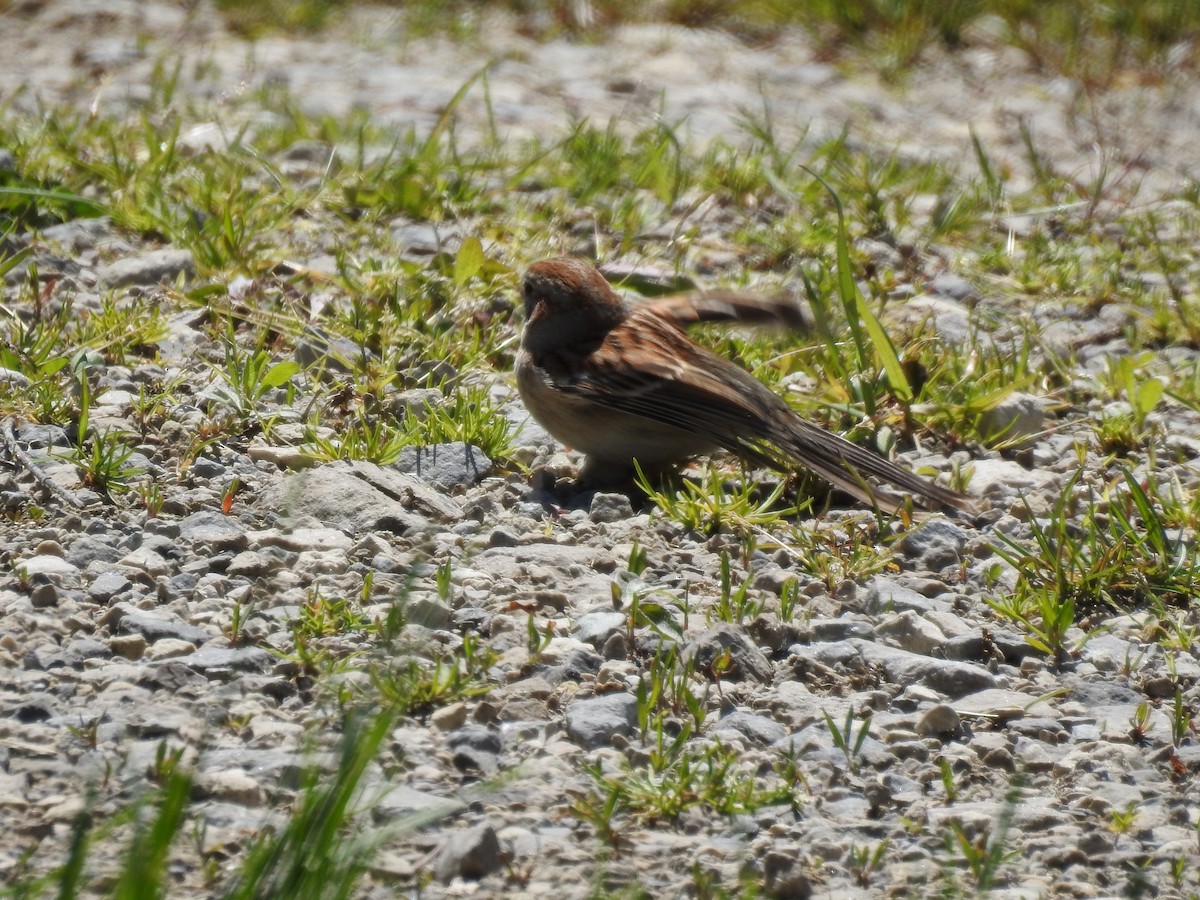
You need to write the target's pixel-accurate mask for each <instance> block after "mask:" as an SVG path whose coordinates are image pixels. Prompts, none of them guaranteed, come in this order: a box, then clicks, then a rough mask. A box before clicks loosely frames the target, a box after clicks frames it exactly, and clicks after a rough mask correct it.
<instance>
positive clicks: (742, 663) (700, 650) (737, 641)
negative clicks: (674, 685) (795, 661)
mask: <svg viewBox="0 0 1200 900" xmlns="http://www.w3.org/2000/svg"><path fill="white" fill-rule="evenodd" d="M683 653H684V658H685V659H688V660H691V661H693V662H694V663H695V665H696V671H697V672H701V673H704V674H705V675H706V676H708V677H710V678H714V679H715V678H720V679H722V680H724V679H728V680H730V681H742V680H744V679H751V680H753V681H758V682H762V683H763V684H770V683H771V681H772V679H773V678H774V673H773V672H772V671H771V661H770V660H769V659H767V656H766V654H765V653H763V652H762V651H761V650H759V649H758V647H757V646H756V645H755V644H754V642H753V641H752V640H750V638H749V636H748V635H747V634H746V632H745V630H743V629H742V628H741V627H740V626H738V625H733V624H730V623H729V622H719V623H718V624H716V625H714V626H712V627H711V628H709V629H707V630H705V631H702V632H700V634H698V635H696V636H695V637H694V638H693V639H692V640H690V641H688V643H687V645H686V646H685V647H684V650H683ZM726 653H728V657H726ZM719 659H723V660H724V666H725V668H724V669H723V670H722V671H720V672H714V671H713V666H714V665H715V664H716V663H717V661H718V660H719Z"/></svg>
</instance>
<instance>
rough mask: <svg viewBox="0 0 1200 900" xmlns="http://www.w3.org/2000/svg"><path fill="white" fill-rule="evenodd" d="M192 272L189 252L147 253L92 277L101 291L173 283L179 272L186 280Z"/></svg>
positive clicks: (111, 264)
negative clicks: (162, 282) (130, 286)
mask: <svg viewBox="0 0 1200 900" xmlns="http://www.w3.org/2000/svg"><path fill="white" fill-rule="evenodd" d="M194 272H195V262H194V260H193V259H192V252H191V251H190V250H177V249H164V250H147V251H144V252H142V253H136V254H133V255H131V256H125V257H123V258H121V259H117V260H114V261H113V262H111V263H109V264H108V265H106V266H101V267H100V269H99V271H98V272H97V273H96V278H97V283H98V284H99V286H100V287H101V288H118V287H125V286H126V285H131V284H136V285H153V284H158V283H159V282H161V281H174V280H175V278H176V277H177V276H179V275H180V274H181V273H182V274H185V275H187V276H189V277H190V276H191V275H192V274H193V273H194Z"/></svg>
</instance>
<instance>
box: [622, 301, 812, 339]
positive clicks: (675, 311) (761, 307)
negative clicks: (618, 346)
mask: <svg viewBox="0 0 1200 900" xmlns="http://www.w3.org/2000/svg"><path fill="white" fill-rule="evenodd" d="M641 305H644V306H645V307H647V308H649V309H650V310H651V311H653V312H654V313H656V314H657V315H660V316H664V317H666V318H669V319H673V320H674V321H676V322H678V323H679V324H680V325H695V324H699V323H701V322H736V323H738V324H742V325H774V326H778V327H782V328H787V329H790V330H792V331H805V332H811V331H813V329H814V328H815V320H814V319H813V316H812V313H811V312H809V311H808V310H807V309H806V308H805V307H803V306H802V305H801V304H799V303H797V302H796V300H795V299H794V298H792V297H789V296H787V295H785V294H776V295H773V296H757V295H754V294H742V293H739V292H737V291H690V292H688V293H686V294H672V295H671V296H668V297H658V298H655V299H653V300H643V301H641Z"/></svg>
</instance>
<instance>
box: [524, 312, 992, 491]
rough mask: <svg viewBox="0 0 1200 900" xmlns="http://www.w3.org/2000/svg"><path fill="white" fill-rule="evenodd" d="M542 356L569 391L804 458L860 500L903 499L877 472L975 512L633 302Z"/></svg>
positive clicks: (780, 463)
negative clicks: (601, 325)
mask: <svg viewBox="0 0 1200 900" xmlns="http://www.w3.org/2000/svg"><path fill="white" fill-rule="evenodd" d="M573 359H575V360H577V362H575V363H574V364H572V363H571V362H570V358H568V357H566V356H565V355H559V354H553V355H550V356H548V357H547V358H545V359H544V360H542V368H543V370H544V371H545V373H546V375H547V377H548V378H549V379H550V380H551V381H552V383H553V384H554V386H555V387H556V388H558V389H559V390H562V391H564V392H565V393H567V394H570V395H574V396H578V397H580V398H581V399H587V400H589V401H591V402H594V403H598V404H601V405H603V406H607V407H610V408H612V409H615V410H620V411H622V412H626V413H631V414H634V415H638V416H642V417H644V418H646V419H649V420H651V421H654V422H659V423H662V424H664V425H673V426H675V427H676V428H680V429H682V430H684V431H691V432H694V433H699V434H704V435H706V436H708V437H709V438H711V440H712V442H713V443H714V444H718V445H720V446H722V447H725V448H726V449H728V450H731V451H733V452H734V453H738V454H740V455H742V456H745V457H748V458H750V459H752V460H754V461H756V462H759V463H764V464H766V465H769V466H770V467H772V468H775V469H780V470H783V471H788V470H790V469H792V468H794V467H795V465H797V464H798V465H801V466H804V467H806V468H808V469H811V470H812V471H813V472H815V473H816V474H818V475H820V476H821V477H822V478H824V479H825V480H827V481H829V482H831V483H832V484H834V485H836V486H837V487H838V488H841V489H842V490H844V491H845V492H846V493H848V494H851V495H852V496H854V497H857V498H858V499H860V500H862V501H863V502H865V503H871V504H877V505H879V506H880V507H883V508H886V509H892V510H894V509H896V508H898V506H899V505H900V503H901V498H899V497H895V496H894V495H889V494H888V493H886V492H884V491H881V490H879V489H878V488H872V487H871V486H870V485H869V484H868V482H867V481H866V479H867V478H868V477H875V478H879V479H882V480H884V481H887V482H890V483H892V484H893V485H895V486H897V487H901V488H904V489H905V490H907V491H911V492H912V493H915V494H919V495H921V496H923V497H925V498H927V499H929V500H931V501H933V502H934V503H936V504H938V505H942V506H948V507H952V508H955V509H960V510H963V511H968V512H973V511H974V504H973V503H972V502H971V501H970V500H968V499H967V498H966V497H964V496H962V495H961V494H958V493H957V492H955V491H952V490H949V489H947V488H944V487H941V486H940V485H937V484H934V483H933V482H931V481H928V480H927V479H925V478H922V477H921V476H919V475H916V474H914V473H912V472H910V471H908V470H907V469H902V468H900V467H899V466H896V465H894V464H893V463H891V462H888V461H887V460H886V459H884V458H883V457H881V456H878V455H876V454H874V453H871V452H870V451H868V450H865V449H863V448H862V447H859V446H858V445H857V444H852V443H851V442H849V441H847V440H845V439H844V438H842V437H839V436H838V435H836V434H833V433H832V432H830V431H826V430H825V429H824V428H821V427H820V426H818V425H814V424H813V423H811V422H809V421H807V420H805V419H803V418H801V417H800V416H799V415H798V414H797V413H796V412H795V411H794V410H793V409H792V408H791V407H790V406H788V405H787V403H785V402H784V401H783V400H782V399H781V398H780V397H779V396H778V395H776V394H775V393H774V392H773V391H772V390H771V389H770V388H768V387H767V386H766V385H764V384H763V383H762V382H761V381H759V380H758V379H757V378H755V377H754V376H752V375H751V374H750V373H749V372H747V371H746V370H745V369H742V368H741V367H740V366H737V365H735V364H734V363H732V362H730V361H729V360H727V359H725V358H724V357H721V356H718V355H716V354H715V353H712V352H710V351H708V350H706V349H704V348H703V347H700V346H699V345H697V344H695V343H693V342H692V341H691V340H689V339H688V337H687V335H686V334H684V333H683V331H682V330H681V329H680V328H679V327H677V326H676V325H675V324H674V323H672V322H670V321H667V320H665V319H663V318H662V317H661V316H659V315H657V314H656V313H655V312H654V311H652V310H649V309H635V310H634V311H633V312H632V313H631V314H630V315H629V317H628V318H627V319H626V320H625V321H624V322H623V323H622V324H620V325H618V326H617V327H615V328H613V329H612V330H611V331H609V332H608V334H607V336H606V337H605V338H604V340H603V341H602V342H600V343H599V344H598V345H596V346H595V347H594V348H593V349H591V352H589V353H586V354H576V355H574V356H573Z"/></svg>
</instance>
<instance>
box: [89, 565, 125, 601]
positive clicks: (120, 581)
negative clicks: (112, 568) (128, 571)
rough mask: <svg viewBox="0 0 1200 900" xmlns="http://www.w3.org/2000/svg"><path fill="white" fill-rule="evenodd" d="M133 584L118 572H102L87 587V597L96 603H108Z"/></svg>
mask: <svg viewBox="0 0 1200 900" xmlns="http://www.w3.org/2000/svg"><path fill="white" fill-rule="evenodd" d="M132 586H133V583H132V582H131V581H130V580H129V579H128V578H126V577H125V576H124V575H122V574H121V573H120V572H103V573H101V574H100V575H97V576H96V577H95V578H94V579H93V580H92V583H91V584H89V585H88V589H87V593H88V596H89V597H90V598H91V599H92V600H94V601H95V602H97V603H108V601H110V600H111V599H112V598H113V597H115V596H117V594H122V593H124V592H125V591H127V590H129V588H130V587H132Z"/></svg>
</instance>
